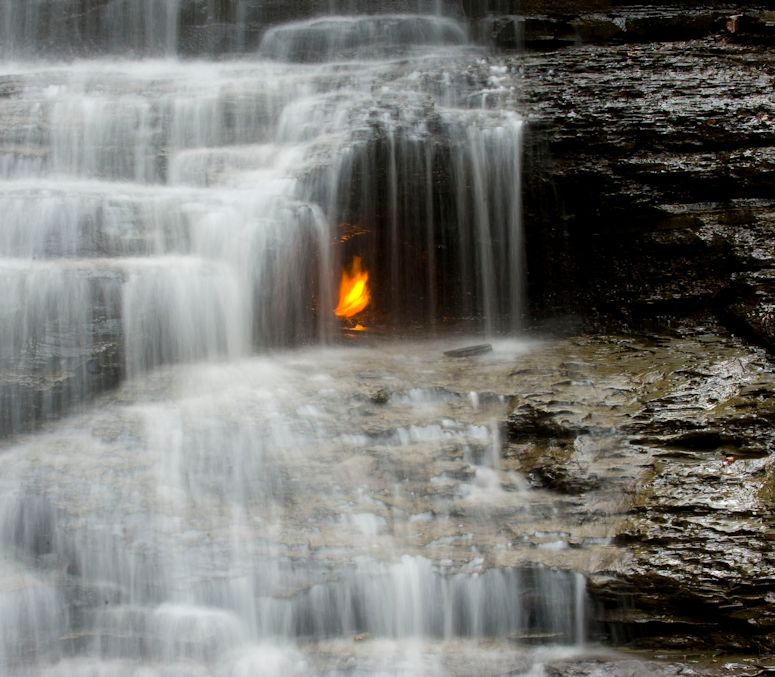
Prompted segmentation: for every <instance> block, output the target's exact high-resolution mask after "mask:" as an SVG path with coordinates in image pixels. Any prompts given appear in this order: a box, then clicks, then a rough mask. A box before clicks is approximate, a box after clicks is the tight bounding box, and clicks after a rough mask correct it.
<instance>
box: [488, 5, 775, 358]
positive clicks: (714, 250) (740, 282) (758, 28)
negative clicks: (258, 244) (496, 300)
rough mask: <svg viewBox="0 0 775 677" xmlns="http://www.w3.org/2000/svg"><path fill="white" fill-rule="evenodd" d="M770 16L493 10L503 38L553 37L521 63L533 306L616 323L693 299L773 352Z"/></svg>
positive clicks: (738, 11) (773, 68)
mask: <svg viewBox="0 0 775 677" xmlns="http://www.w3.org/2000/svg"><path fill="white" fill-rule="evenodd" d="M773 20H775V16H773V15H772V13H771V12H767V11H764V10H761V9H756V8H750V7H745V6H744V5H737V6H735V7H733V6H728V5H725V6H719V5H715V6H713V7H708V6H703V5H695V6H692V7H690V8H687V7H686V6H684V7H679V6H675V5H673V6H666V7H661V6H660V7H642V6H640V7H620V8H615V9H609V10H607V12H606V13H592V14H589V13H576V14H574V15H571V16H561V17H556V16H555V17H542V18H541V19H540V21H539V19H537V18H535V19H533V18H530V17H528V18H527V19H523V20H520V28H519V30H516V31H515V29H513V26H512V27H511V28H509V27H510V26H511V24H510V23H509V21H510V20H507V19H504V18H501V19H494V20H492V21H491V26H492V35H493V38H494V39H495V40H496V41H500V42H501V43H502V44H505V45H507V46H510V45H512V44H514V43H513V40H512V39H511V38H509V33H508V31H509V30H512V34H520V35H521V37H522V39H524V40H525V42H526V43H527V44H528V45H531V44H533V45H535V46H541V47H544V48H546V47H547V46H551V47H553V48H555V49H552V50H546V49H544V51H532V52H529V53H528V54H527V56H526V57H525V58H524V59H519V60H518V61H519V68H521V69H522V72H523V78H522V87H523V92H524V97H525V102H526V105H527V107H528V109H529V111H530V117H531V129H532V131H533V132H534V137H533V138H534V140H535V144H536V145H535V147H534V148H533V149H532V167H533V169H534V171H528V173H527V175H528V182H529V189H528V190H527V191H526V195H527V201H528V205H529V209H528V217H527V219H526V221H527V227H528V228H529V229H530V232H529V234H528V239H529V243H530V244H529V256H530V257H531V266H530V271H531V272H530V275H531V284H532V291H533V294H532V298H533V300H534V301H535V302H536V304H537V305H539V306H543V311H547V310H548V311H549V312H550V313H551V312H556V311H557V310H558V309H559V310H563V309H564V310H569V309H574V310H575V311H576V312H578V309H579V308H583V309H586V312H587V314H588V315H592V316H594V315H596V314H600V315H602V316H603V317H605V318H607V319H608V320H610V319H612V318H613V319H615V320H617V321H618V320H624V322H625V323H627V322H633V321H634V322H638V321H640V320H643V319H651V318H653V317H655V316H672V317H678V316H682V315H686V314H691V313H693V312H696V311H697V310H702V309H705V310H711V311H713V312H714V313H716V314H717V315H718V316H719V317H721V318H723V320H724V321H725V322H726V323H727V325H728V326H730V327H732V328H733V329H734V330H735V331H739V332H741V333H745V334H746V335H748V336H749V337H751V338H754V339H755V340H757V341H759V342H761V343H763V344H765V345H767V346H769V347H770V348H772V346H773V338H774V334H773V306H772V301H771V299H772V291H773V282H772V280H773V277H774V275H775V260H774V259H773V245H772V242H773V227H774V223H773V216H772V214H773V200H772V185H773V179H774V178H775V174H774V171H775V164H774V163H775V101H774V100H773V97H772V89H773V75H774V74H775V62H773V56H772V47H771V45H772V41H773V39H774V38H773V31H774V30H775V24H774V23H773ZM520 30H521V33H520ZM571 43H572V44H571ZM582 312H584V311H582Z"/></svg>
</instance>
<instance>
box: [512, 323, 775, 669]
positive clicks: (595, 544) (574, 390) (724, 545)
mask: <svg viewBox="0 0 775 677" xmlns="http://www.w3.org/2000/svg"><path fill="white" fill-rule="evenodd" d="M720 334H723V332H721V331H720V330H719V328H718V327H714V326H713V325H712V324H705V325H698V326H696V327H694V328H692V329H690V330H682V331H680V332H678V333H676V334H674V335H673V336H666V335H664V334H663V335H640V336H629V337H625V336H621V335H613V336H610V335H609V336H596V337H589V336H586V337H580V338H574V339H571V340H569V341H567V342H563V343H558V344H557V345H556V346H555V347H554V357H555V361H554V363H553V364H547V363H546V362H541V357H540V353H539V354H536V355H531V356H529V357H528V359H525V360H523V361H522V364H521V368H520V369H519V370H518V371H517V372H516V373H515V375H514V378H515V379H518V380H519V386H520V389H519V392H520V395H518V396H516V397H515V399H514V402H513V408H512V414H511V416H510V418H509V422H508V430H509V433H510V436H509V439H510V442H509V445H508V447H507V451H506V459H507V460H506V462H505V465H506V467H508V468H510V469H515V470H518V471H520V472H521V473H524V474H525V476H526V477H527V479H528V481H529V482H530V484H531V485H532V486H533V487H534V488H535V489H537V490H543V491H547V492H551V493H554V494H555V495H556V494H560V495H564V496H565V503H564V508H563V510H565V511H567V514H566V515H565V516H564V517H560V518H559V522H560V523H563V524H565V525H566V526H565V527H564V529H565V530H566V532H567V533H566V536H565V537H564V539H563V540H564V541H565V544H566V547H569V548H570V551H569V553H568V554H567V556H566V562H573V563H574V566H583V567H584V568H585V569H586V570H587V572H588V574H589V579H588V580H589V591H590V594H591V596H592V597H593V599H595V600H596V601H597V608H596V612H595V619H596V621H597V622H598V625H597V631H598V632H599V633H601V634H602V636H603V637H605V638H606V640H607V641H608V642H613V643H614V644H628V645H630V646H632V647H638V648H641V649H647V648H651V649H657V648H658V649H660V650H661V651H667V652H669V651H670V649H677V650H680V651H683V652H684V653H685V652H686V651H695V652H703V651H705V652H708V653H710V654H712V653H714V652H718V653H725V652H726V653H735V652H740V651H743V652H752V653H753V655H754V656H758V658H755V659H754V663H756V662H757V661H758V662H759V663H761V664H764V665H766V664H767V659H766V658H763V657H762V656H766V655H767V654H768V653H769V654H770V655H771V654H772V651H773V638H774V637H775V633H773V628H774V627H775V617H774V616H773V604H772V590H773V569H774V567H775V559H774V558H773V549H772V539H773V538H774V537H775V522H773V517H772V515H773V512H772V507H773V503H772V501H773V477H774V475H773V473H774V472H775V464H773V459H772V456H771V450H772V447H773V444H774V443H775V410H773V406H772V399H771V393H772V390H773V385H774V384H775V381H774V380H773V370H772V364H771V361H770V360H769V359H768V357H767V355H766V353H765V352H764V351H763V350H761V349H751V348H749V347H746V346H745V345H744V344H742V343H741V342H740V341H739V340H730V339H729V338H724V337H723V336H721V335H720ZM531 380H532V381H533V387H531V385H530V383H531ZM539 383H541V384H542V385H543V387H542V388H539V387H538V384H539ZM547 531H550V530H549V529H547ZM535 537H536V536H535V535H533V536H531V537H529V538H532V539H535ZM528 540H529V539H528ZM541 546H542V544H541V543H540V542H539V543H536V547H541ZM585 553H586V556H585ZM579 562H586V564H582V565H579ZM762 661H764V662H763V663H762ZM717 667H720V666H717ZM738 668H739V669H740V670H741V671H740V672H734V671H733V672H732V674H752V673H750V672H748V671H747V670H748V669H750V667H749V668H745V667H744V666H742V664H741V665H740V666H738ZM697 669H698V670H699V672H697V673H689V674H703V675H706V674H708V675H709V674H717V673H716V672H715V670H713V669H712V666H711V665H705V666H704V667H703V668H697ZM729 669H730V670H732V668H729ZM582 674H586V673H582ZM592 674H607V673H592ZM615 674H618V673H615ZM634 674H638V673H634ZM684 674H686V673H684Z"/></svg>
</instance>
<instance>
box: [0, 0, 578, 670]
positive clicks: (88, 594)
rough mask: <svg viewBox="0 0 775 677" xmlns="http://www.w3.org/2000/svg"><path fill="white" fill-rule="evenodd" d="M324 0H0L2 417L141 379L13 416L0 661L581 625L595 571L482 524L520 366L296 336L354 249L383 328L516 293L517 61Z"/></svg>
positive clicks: (99, 666)
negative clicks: (213, 54)
mask: <svg viewBox="0 0 775 677" xmlns="http://www.w3.org/2000/svg"><path fill="white" fill-rule="evenodd" d="M311 4H312V5H314V4H315V3H311ZM324 4H325V5H326V8H320V9H323V10H326V9H327V10H331V11H329V13H328V14H325V15H321V16H318V17H317V18H313V19H305V20H303V21H297V22H291V23H284V24H281V25H277V26H275V27H273V28H270V29H268V30H266V31H265V32H264V33H263V38H262V41H261V43H260V45H258V44H257V38H256V37H255V34H256V32H257V29H256V26H257V25H261V24H260V21H261V20H262V19H263V18H266V16H268V15H271V14H272V12H275V13H276V14H278V15H281V14H282V11H281V9H279V8H280V4H278V3H271V2H267V3H263V4H262V3H254V2H252V3H248V2H245V3H232V4H229V3H195V2H190V3H189V2H186V1H185V0H167V1H166V2H144V3H135V2H121V1H114V2H97V1H95V2H83V1H81V0H78V2H76V1H75V0H66V1H64V2H52V1H51V0H34V1H23V0H5V2H3V4H2V5H1V6H0V14H2V19H3V21H2V24H3V26H4V31H5V35H4V38H5V40H4V42H3V45H4V46H3V55H4V57H5V59H6V60H5V61H4V62H3V63H2V70H3V75H2V80H1V81H0V89H1V90H2V97H0V110H2V119H3V122H2V126H1V127H0V173H2V177H3V179H4V182H3V184H2V185H0V213H1V214H2V220H0V371H1V372H2V380H1V381H0V414H1V416H0V428H1V429H2V431H3V433H5V434H8V433H17V432H19V431H23V430H26V429H29V428H30V426H31V425H33V424H35V423H39V422H41V421H45V420H47V419H50V418H52V417H53V416H55V415H57V414H60V413H62V412H64V411H66V410H68V408H70V409H72V407H73V406H74V405H76V404H78V403H79V402H84V401H86V400H88V399H89V398H93V397H94V396H96V395H98V394H99V393H100V392H101V391H103V390H105V389H106V388H111V387H115V386H117V385H118V383H119V382H120V381H121V380H125V383H124V384H123V385H121V386H120V387H119V388H118V389H117V390H116V391H115V392H114V393H112V394H110V395H102V397H101V399H99V400H98V402H97V404H96V405H94V406H90V407H89V408H86V407H85V405H84V406H81V408H80V411H78V412H77V413H71V415H70V416H69V417H68V418H66V419H64V420H62V421H60V422H58V423H55V424H53V423H51V424H49V427H48V428H45V429H43V430H40V431H38V432H37V433H35V434H31V435H28V436H24V437H16V438H12V439H10V440H9V441H7V442H6V443H5V447H4V448H3V452H2V453H3V466H4V472H3V476H2V479H1V480H0V485H2V491H1V492H0V496H2V498H1V499H0V548H2V550H1V551H0V553H1V554H0V557H1V559H0V602H1V604H0V671H4V672H5V673H7V674H19V675H141V674H142V675H200V674H201V675H205V674H207V675H212V674H214V675H224V676H225V675H255V674H261V675H270V674H311V673H313V674H422V675H426V674H471V670H476V671H479V669H480V668H481V666H482V665H490V664H491V665H492V666H493V668H492V669H493V670H500V669H501V667H503V666H507V667H508V669H510V670H514V669H522V670H523V672H524V674H528V672H529V671H530V670H531V669H533V668H532V667H531V666H532V665H533V659H532V658H526V657H525V656H524V655H523V654H522V653H519V651H518V650H517V649H515V646H514V645H511V644H509V643H508V642H507V641H506V640H508V639H516V640H518V639H519V638H521V637H525V636H532V635H535V634H540V635H541V636H542V637H545V638H547V641H548V642H554V643H557V642H559V643H564V644H574V643H576V642H577V641H578V640H579V638H580V635H581V634H582V633H583V632H584V626H585V623H584V618H583V610H584V599H583V595H584V592H583V585H582V582H580V581H579V580H578V579H577V577H576V576H574V575H572V574H568V573H563V572H561V571H559V570H554V569H550V568H541V567H522V566H519V565H518V559H513V558H512V559H510V558H509V557H508V556H506V554H507V552H508V550H509V548H510V545H509V539H508V537H507V535H505V534H504V533H502V531H501V530H500V529H499V528H498V526H497V524H495V523H494V522H497V518H498V517H497V516H498V514H500V512H502V511H503V510H504V506H505V505H511V506H512V508H510V509H513V506H519V507H518V508H517V511H528V512H529V503H530V499H529V497H528V495H527V492H524V491H523V490H522V484H521V482H520V481H519V478H517V477H514V476H511V475H509V474H508V473H504V472H503V471H501V470H500V468H499V467H498V462H497V461H498V457H499V451H500V450H499V444H500V443H499V440H500V436H499V433H498V429H497V425H496V424H495V423H494V421H495V420H496V419H497V417H498V416H499V415H501V413H502V407H503V402H504V397H505V395H506V394H507V392H508V390H507V386H506V385H504V384H497V383H496V384H494V385H492V387H491V388H490V391H491V395H492V393H498V392H500V393H501V395H500V396H498V397H494V399H492V398H491V401H490V402H489V404H487V405H486V406H484V405H482V404H481V403H480V401H479V398H478V397H475V396H472V397H471V398H468V397H467V396H466V393H467V392H468V390H473V388H468V390H467V389H466V387H465V386H464V385H463V384H461V382H460V378H461V376H460V374H459V373H458V371H456V370H455V369H453V368H450V366H449V365H448V362H445V360H444V359H440V358H438V349H439V348H438V345H436V344H433V346H432V347H430V348H429V347H428V345H427V344H426V345H420V344H418V345H414V346H413V347H411V351H412V352H413V353H414V357H407V356H406V347H404V346H399V347H394V346H392V344H389V343H388V344H385V345H383V346H381V347H379V348H370V349H367V348H351V349H347V350H345V349H341V348H340V349H332V348H328V349H322V348H316V349H312V348H304V349H302V348H295V349H288V348H287V346H290V345H298V344H299V343H305V342H306V343H309V342H313V343H321V342H323V343H325V342H327V341H330V340H331V339H332V337H334V336H335V335H336V333H337V332H338V329H339V327H338V320H337V319H336V318H335V317H334V314H333V309H334V308H335V306H336V299H335V287H336V284H337V282H338V276H339V272H340V270H341V268H342V266H343V265H344V264H345V263H346V261H347V260H348V259H349V257H350V256H351V255H355V254H357V255H359V256H362V257H363V260H364V262H365V265H366V267H367V268H368V269H369V270H371V271H372V279H374V280H376V282H377V284H376V287H375V289H374V302H373V312H374V317H375V318H376V320H375V321H377V322H379V323H380V324H382V325H384V326H390V325H398V324H405V323H407V322H412V323H415V324H417V325H421V326H423V327H425V328H426V330H427V329H429V328H433V327H434V326H437V325H439V324H441V323H442V322H444V321H446V320H445V319H444V318H455V319H457V320H467V321H468V325H467V326H468V327H469V328H471V327H473V328H475V329H477V330H478V331H480V332H484V333H488V334H491V333H493V332H497V331H499V330H513V329H515V328H516V327H517V326H518V323H519V317H520V314H521V305H520V304H521V296H522V292H521V282H520V272H519V271H521V269H522V265H521V256H522V255H521V249H522V247H521V240H520V202H519V175H520V149H521V135H522V121H521V120H520V119H519V117H518V116H517V115H516V114H515V113H513V112H509V111H508V110H506V109H505V108H503V107H501V106H500V105H499V104H500V103H502V102H503V99H504V98H506V99H508V98H509V97H511V96H512V93H511V92H509V91H508V90H507V89H505V88H503V87H502V86H501V85H500V81H499V76H500V75H502V73H501V72H500V71H499V70H498V69H497V68H494V67H493V68H491V67H489V66H488V65H487V63H486V62H485V61H484V60H483V59H484V55H483V54H481V53H479V52H478V51H477V50H476V48H474V47H472V46H470V45H469V44H468V40H467V38H466V31H465V29H464V27H463V26H462V24H460V23H458V22H457V21H456V20H455V19H454V18H451V17H449V16H442V15H441V14H440V13H438V12H432V11H430V10H431V9H434V8H435V6H436V3H433V6H424V3H410V5H409V6H402V7H399V8H397V9H396V10H395V12H400V13H395V12H394V13H389V14H388V13H378V14H373V15H355V14H352V13H350V14H344V12H346V11H347V10H348V9H350V8H348V7H333V8H331V3H324ZM398 4H401V3H398ZM204 5H207V8H206V9H204ZM226 5H228V11H227V8H225V7H226ZM285 11H288V10H287V9H286V10H285ZM197 13H199V14H201V15H202V17H200V19H201V22H200V24H197V23H196V20H194V19H196V16H198V15H197ZM219 13H220V14H219ZM224 13H225V14H224ZM227 15H228V16H227ZM192 16H193V17H194V19H192ZM229 21H231V23H229ZM219 22H221V23H220V24H219ZM215 24H218V25H221V24H222V25H221V27H222V28H223V31H224V35H226V36H227V38H228V39H227V38H224V39H223V40H222V41H221V42H220V43H218V42H217V41H215V42H214V41H213V40H214V38H213V35H215V32H214V29H213V26H214V25H215ZM205 28H207V29H208V30H209V33H208V35H209V36H210V37H209V38H208V41H205V42H206V43H207V46H206V47H205V48H203V49H202V50H198V49H197V45H198V44H199V43H197V42H196V40H195V39H194V37H192V36H195V35H196V34H197V30H198V29H203V30H204V29H205ZM185 36H188V38H187V39H188V40H189V42H188V43H186V40H184V37H185ZM251 36H253V37H251ZM251 41H253V42H256V49H255V50H254V51H248V50H249V47H250V45H251ZM203 44H204V43H203ZM216 44H223V45H226V48H224V49H225V51H231V52H234V51H238V50H239V49H242V50H243V51H242V52H241V53H240V54H239V55H238V56H234V57H231V58H221V59H218V60H214V59H210V60H205V59H202V58H199V59H196V60H188V61H187V60H181V59H178V58H176V57H175V56H174V54H175V53H177V52H181V51H182V52H192V51H201V52H207V51H208V50H212V49H214V45H216ZM192 45H193V46H192ZM58 53H59V54H65V55H68V56H69V57H72V55H77V56H78V58H77V59H75V60H72V61H68V62H66V63H64V64H63V63H62V62H61V61H57V60H54V58H53V57H54V56H55V55H57V54H58ZM89 54H94V55H95V56H94V58H90V59H85V58H83V57H84V55H89ZM160 55H161V56H163V55H167V58H159V56H160ZM117 56H120V57H121V58H117ZM465 63H476V64H477V69H478V72H479V73H482V72H484V73H486V78H485V79H484V80H483V81H482V80H481V78H479V77H474V74H473V73H471V72H468V71H466V70H465V69H464V66H462V65H461V64H465ZM353 232H355V233H357V236H354V237H350V235H351V234H352V233H353ZM279 347H284V348H283V349H282V350H280V351H279V352H274V353H270V354H269V355H268V356H266V355H265V354H264V353H265V352H266V351H267V350H270V349H274V350H275V351H277V349H278V348H279ZM523 349H524V346H523V345H520V344H518V343H500V344H498V349H497V350H496V352H495V355H494V356H493V358H492V359H491V360H490V361H488V362H485V363H484V364H485V367H483V369H485V371H486V369H490V370H491V371H492V372H493V373H496V372H498V373H500V372H502V371H504V370H505V369H506V367H505V364H506V363H507V362H508V361H509V360H513V359H514V357H515V355H517V354H518V353H519V352H520V351H521V350H523ZM262 355H263V356H262ZM480 377H481V374H480ZM482 378H483V377H482ZM493 378H494V377H493ZM383 391H384V392H387V391H394V394H393V395H390V396H385V397H383V396H382V395H381V394H380V393H382V392H383ZM375 392H376V393H377V394H375ZM473 534H476V538H474V535H473ZM354 638H355V639H354ZM454 638H458V641H457V642H452V640H453V639H454ZM460 638H465V641H462V640H461V639H460ZM485 640H487V641H489V640H492V641H495V642H496V643H495V644H494V645H492V646H490V645H489V644H486V643H485V644H482V642H484V641H485ZM516 646H519V645H516ZM488 662H489V663H488ZM466 666H467V667H466ZM515 666H517V667H515ZM519 666H522V667H521V668H520V667H519Z"/></svg>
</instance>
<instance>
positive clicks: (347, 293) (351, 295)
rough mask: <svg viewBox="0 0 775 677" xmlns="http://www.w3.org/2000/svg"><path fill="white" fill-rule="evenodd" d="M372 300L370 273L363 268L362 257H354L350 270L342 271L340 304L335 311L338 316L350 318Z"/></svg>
mask: <svg viewBox="0 0 775 677" xmlns="http://www.w3.org/2000/svg"><path fill="white" fill-rule="evenodd" d="M370 302H371V292H370V291H369V274H368V273H367V272H366V271H365V270H362V269H361V257H360V256H356V257H355V258H353V262H352V265H351V266H350V272H348V271H347V269H345V270H343V271H342V281H341V282H340V283H339V305H338V306H337V307H336V310H335V311H334V313H336V316H337V317H344V318H350V317H352V316H353V315H357V314H358V313H360V312H361V311H362V310H363V309H364V308H365V307H366V306H368V305H369V303H370Z"/></svg>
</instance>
